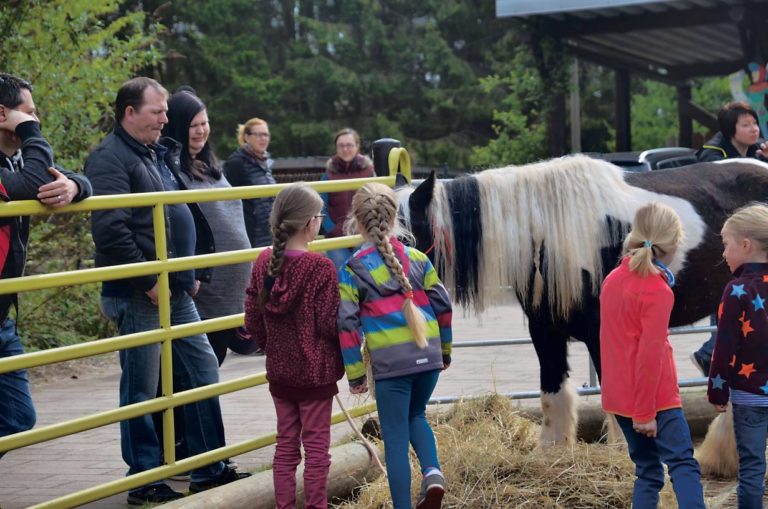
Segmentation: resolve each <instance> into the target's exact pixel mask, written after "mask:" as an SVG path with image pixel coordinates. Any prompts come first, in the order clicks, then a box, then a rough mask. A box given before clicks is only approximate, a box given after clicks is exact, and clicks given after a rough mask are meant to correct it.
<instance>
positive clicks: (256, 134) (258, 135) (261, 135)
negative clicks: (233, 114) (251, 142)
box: [247, 133, 269, 138]
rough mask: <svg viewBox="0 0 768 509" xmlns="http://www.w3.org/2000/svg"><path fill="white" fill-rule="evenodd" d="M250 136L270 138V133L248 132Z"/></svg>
mask: <svg viewBox="0 0 768 509" xmlns="http://www.w3.org/2000/svg"><path fill="white" fill-rule="evenodd" d="M247 135H248V136H256V137H257V138H269V133H247Z"/></svg>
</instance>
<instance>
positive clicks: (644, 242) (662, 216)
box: [624, 202, 685, 277]
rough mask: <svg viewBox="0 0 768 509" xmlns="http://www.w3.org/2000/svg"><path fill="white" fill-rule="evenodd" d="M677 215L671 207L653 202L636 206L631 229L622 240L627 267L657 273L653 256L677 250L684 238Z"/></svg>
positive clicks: (636, 270) (642, 272)
mask: <svg viewBox="0 0 768 509" xmlns="http://www.w3.org/2000/svg"><path fill="white" fill-rule="evenodd" d="M684 237H685V236H684V233H683V225H682V223H681V222H680V217H679V216H678V215H677V212H675V210H674V209H673V208H672V207H669V206H667V205H664V204H661V203H657V202H652V203H649V204H647V205H644V206H642V207H640V208H639V209H637V212H636V213H635V219H634V221H633V222H632V231H631V232H629V235H628V236H627V239H626V240H625V241H624V252H625V253H627V254H629V257H630V259H629V270H631V271H632V272H636V273H637V274H639V275H640V276H642V277H646V276H648V275H649V274H658V273H659V272H660V271H659V269H658V268H656V266H655V265H654V264H653V260H654V258H658V257H660V256H664V255H666V254H668V253H674V252H675V251H677V248H678V246H679V245H680V244H681V243H682V242H683V239H684Z"/></svg>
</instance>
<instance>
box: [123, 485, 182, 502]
mask: <svg viewBox="0 0 768 509" xmlns="http://www.w3.org/2000/svg"><path fill="white" fill-rule="evenodd" d="M180 498H184V494H183V493H179V492H178V491H173V490H172V489H171V487H170V486H168V485H167V484H165V483H163V484H152V485H151V486H144V487H142V488H139V489H138V490H135V491H129V492H128V504H129V505H144V504H165V503H166V502H171V501H173V500H178V499H180Z"/></svg>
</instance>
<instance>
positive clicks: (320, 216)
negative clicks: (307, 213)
mask: <svg viewBox="0 0 768 509" xmlns="http://www.w3.org/2000/svg"><path fill="white" fill-rule="evenodd" d="M312 217H319V218H320V219H322V218H324V217H325V214H316V215H314V216H312Z"/></svg>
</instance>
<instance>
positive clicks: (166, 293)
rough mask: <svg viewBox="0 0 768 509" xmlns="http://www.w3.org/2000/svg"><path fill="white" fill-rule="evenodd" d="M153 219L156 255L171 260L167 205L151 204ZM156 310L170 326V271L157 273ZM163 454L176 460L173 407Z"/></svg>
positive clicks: (166, 383)
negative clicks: (166, 232) (166, 219)
mask: <svg viewBox="0 0 768 509" xmlns="http://www.w3.org/2000/svg"><path fill="white" fill-rule="evenodd" d="M152 222H153V225H154V228H155V254H156V256H157V259H158V260H160V261H167V260H168V247H167V239H166V238H165V205H164V204H162V203H158V204H157V205H155V206H153V207H152ZM157 311H158V314H159V317H160V328H162V329H165V330H168V329H170V328H171V290H170V288H169V283H168V270H163V271H162V272H161V273H160V274H159V275H158V276H157ZM171 341H173V340H171V339H166V340H165V341H163V342H162V343H161V344H160V386H161V389H162V393H163V397H168V396H171V395H172V394H173V345H172V343H171ZM163 456H164V458H165V462H166V463H175V462H176V436H175V434H174V426H173V408H166V409H165V410H163Z"/></svg>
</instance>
